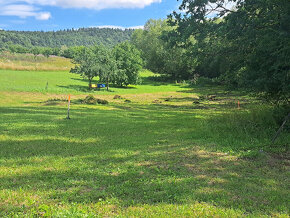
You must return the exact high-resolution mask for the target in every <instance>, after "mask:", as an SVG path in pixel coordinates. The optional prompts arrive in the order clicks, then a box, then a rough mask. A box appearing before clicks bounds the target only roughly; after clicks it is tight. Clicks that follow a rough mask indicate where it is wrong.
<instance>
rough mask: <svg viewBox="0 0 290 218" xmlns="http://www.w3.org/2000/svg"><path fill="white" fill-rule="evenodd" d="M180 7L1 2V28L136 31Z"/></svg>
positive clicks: (119, 1)
mask: <svg viewBox="0 0 290 218" xmlns="http://www.w3.org/2000/svg"><path fill="white" fill-rule="evenodd" d="M179 4H180V1H179V2H177V0H0V28H1V29H5V30H44V31H48V30H59V29H67V28H79V27H95V26H99V27H114V26H116V27H124V28H135V27H136V28H138V27H141V26H143V25H144V24H145V22H146V21H147V20H148V19H150V18H153V19H158V18H166V15H168V14H169V13H170V12H172V11H173V10H176V9H177V8H178V5H179Z"/></svg>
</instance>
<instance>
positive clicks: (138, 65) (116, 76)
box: [70, 42, 143, 89]
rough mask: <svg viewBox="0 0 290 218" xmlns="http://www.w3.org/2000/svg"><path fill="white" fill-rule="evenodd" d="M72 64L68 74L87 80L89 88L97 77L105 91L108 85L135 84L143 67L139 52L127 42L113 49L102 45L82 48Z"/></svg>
mask: <svg viewBox="0 0 290 218" xmlns="http://www.w3.org/2000/svg"><path fill="white" fill-rule="evenodd" d="M73 63H74V64H75V67H74V68H73V69H71V71H70V72H71V73H77V74H80V75H81V76H82V77H84V78H86V79H88V81H89V88H91V87H92V81H93V79H94V78H96V77H97V78H98V79H99V82H102V83H106V84H107V89H109V84H110V83H111V84H116V85H118V86H124V85H125V86H127V85H129V84H137V83H138V80H139V71H140V70H141V69H142V65H143V61H142V59H141V54H140V51H139V50H138V49H137V48H136V47H135V46H134V45H132V44H131V43H129V42H123V43H120V44H118V45H116V46H115V47H114V48H113V49H109V48H106V47H104V46H102V45H95V46H93V47H82V48H80V49H79V50H78V51H77V52H76V53H75V55H74V58H73Z"/></svg>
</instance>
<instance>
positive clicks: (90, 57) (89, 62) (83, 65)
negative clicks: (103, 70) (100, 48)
mask: <svg viewBox="0 0 290 218" xmlns="http://www.w3.org/2000/svg"><path fill="white" fill-rule="evenodd" d="M95 49H96V48H95ZM95 49H91V48H87V47H83V48H81V49H80V50H79V51H78V52H77V53H76V54H75V56H74V58H73V61H72V62H73V63H74V64H75V67H74V68H72V69H71V70H70V72H71V73H77V74H80V75H81V76H82V77H83V78H86V79H88V81H89V88H91V87H92V81H93V79H94V77H96V76H99V72H100V64H99V62H98V57H97V55H96V54H95V53H94V50H95Z"/></svg>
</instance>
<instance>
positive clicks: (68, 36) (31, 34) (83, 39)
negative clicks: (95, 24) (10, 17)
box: [0, 28, 134, 48]
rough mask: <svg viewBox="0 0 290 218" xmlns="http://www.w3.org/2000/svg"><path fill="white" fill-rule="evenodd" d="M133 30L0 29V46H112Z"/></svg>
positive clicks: (127, 38)
mask: <svg viewBox="0 0 290 218" xmlns="http://www.w3.org/2000/svg"><path fill="white" fill-rule="evenodd" d="M133 32H134V30H132V29H126V30H121V29H111V28H80V29H68V30H60V31H50V32H43V31H5V30H0V48H6V47H8V46H9V45H11V44H13V45H21V46H23V47H26V48H30V47H33V46H39V47H52V48H55V47H61V46H68V47H70V46H81V45H84V46H90V45H94V44H103V45H105V46H109V47H111V46H114V45H116V44H117V43H119V42H123V41H126V40H129V39H130V38H131V35H132V33H133Z"/></svg>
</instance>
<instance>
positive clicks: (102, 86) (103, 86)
mask: <svg viewBox="0 0 290 218" xmlns="http://www.w3.org/2000/svg"><path fill="white" fill-rule="evenodd" d="M97 87H98V88H106V85H105V84H98V86H97Z"/></svg>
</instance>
